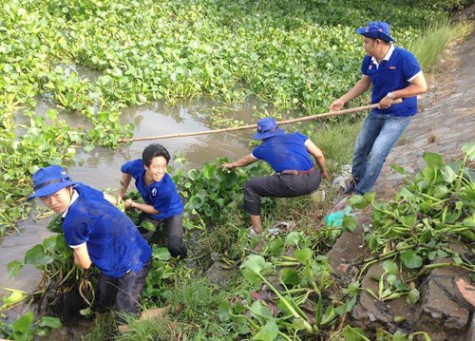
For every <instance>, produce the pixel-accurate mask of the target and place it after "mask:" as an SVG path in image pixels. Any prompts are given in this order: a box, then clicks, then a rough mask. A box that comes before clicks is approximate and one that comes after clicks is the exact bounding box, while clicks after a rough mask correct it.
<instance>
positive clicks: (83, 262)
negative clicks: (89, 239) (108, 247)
mask: <svg viewBox="0 0 475 341" xmlns="http://www.w3.org/2000/svg"><path fill="white" fill-rule="evenodd" d="M73 254H74V263H76V264H77V265H78V266H79V267H80V268H82V269H89V268H90V267H91V265H92V261H91V258H89V252H88V251H87V245H86V243H83V244H81V245H79V246H78V247H76V248H74V249H73Z"/></svg>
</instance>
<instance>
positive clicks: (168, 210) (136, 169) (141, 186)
mask: <svg viewBox="0 0 475 341" xmlns="http://www.w3.org/2000/svg"><path fill="white" fill-rule="evenodd" d="M120 170H121V171H122V173H126V174H130V175H132V177H133V178H134V179H135V187H137V190H138V191H139V193H140V195H141V196H142V199H143V200H144V201H145V203H146V204H148V205H152V206H153V207H154V208H155V209H156V210H157V211H158V212H160V214H150V217H152V218H153V219H157V220H160V219H165V218H169V217H172V216H175V215H179V214H181V213H182V212H183V202H182V201H181V197H180V195H179V194H178V192H177V190H176V187H175V183H174V182H173V180H172V178H171V176H170V175H169V174H168V173H167V174H165V176H164V177H163V179H162V180H160V181H158V182H153V183H151V184H150V185H148V186H147V185H146V184H145V169H144V166H143V162H142V160H141V159H137V160H132V161H129V162H127V163H125V164H124V165H123V166H122V168H121V169H120Z"/></svg>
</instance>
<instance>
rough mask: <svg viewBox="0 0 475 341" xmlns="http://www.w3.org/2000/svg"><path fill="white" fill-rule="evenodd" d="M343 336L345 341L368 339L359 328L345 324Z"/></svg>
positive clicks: (363, 340)
mask: <svg viewBox="0 0 475 341" xmlns="http://www.w3.org/2000/svg"><path fill="white" fill-rule="evenodd" d="M343 338H344V340H345V341H366V340H369V339H368V338H367V337H366V335H365V333H364V331H363V330H362V329H361V328H353V327H350V326H346V327H345V329H343Z"/></svg>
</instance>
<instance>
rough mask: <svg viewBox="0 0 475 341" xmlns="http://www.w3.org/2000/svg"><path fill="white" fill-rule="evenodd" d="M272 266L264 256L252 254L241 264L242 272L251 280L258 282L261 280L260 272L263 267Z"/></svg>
mask: <svg viewBox="0 0 475 341" xmlns="http://www.w3.org/2000/svg"><path fill="white" fill-rule="evenodd" d="M269 266H270V263H267V262H266V261H265V260H264V258H263V257H262V256H259V255H250V256H248V257H247V259H246V260H245V261H244V263H243V264H242V265H241V267H240V268H241V273H242V275H243V276H244V278H246V279H247V280H248V281H249V282H251V283H253V284H257V283H260V282H261V280H262V279H261V277H260V273H261V271H262V270H263V269H265V268H267V267H269Z"/></svg>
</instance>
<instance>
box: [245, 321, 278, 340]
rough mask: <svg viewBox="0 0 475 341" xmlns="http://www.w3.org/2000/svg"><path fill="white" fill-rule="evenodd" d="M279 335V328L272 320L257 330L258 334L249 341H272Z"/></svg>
mask: <svg viewBox="0 0 475 341" xmlns="http://www.w3.org/2000/svg"><path fill="white" fill-rule="evenodd" d="M278 335H279V328H278V327H277V323H276V322H275V320H274V319H272V320H271V321H269V322H267V323H266V325H265V326H264V327H263V328H261V330H259V332H258V333H257V334H256V335H254V336H253V337H252V339H251V340H256V341H273V340H275V339H276V338H277V336H278Z"/></svg>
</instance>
